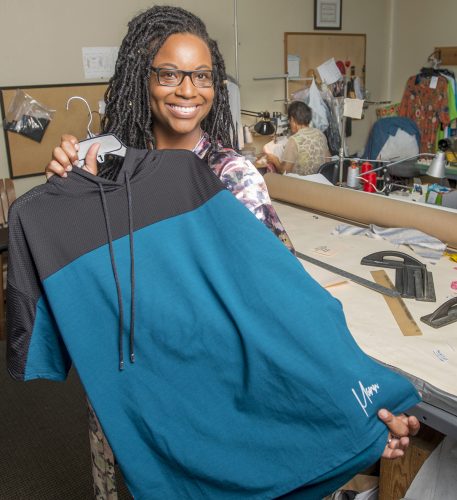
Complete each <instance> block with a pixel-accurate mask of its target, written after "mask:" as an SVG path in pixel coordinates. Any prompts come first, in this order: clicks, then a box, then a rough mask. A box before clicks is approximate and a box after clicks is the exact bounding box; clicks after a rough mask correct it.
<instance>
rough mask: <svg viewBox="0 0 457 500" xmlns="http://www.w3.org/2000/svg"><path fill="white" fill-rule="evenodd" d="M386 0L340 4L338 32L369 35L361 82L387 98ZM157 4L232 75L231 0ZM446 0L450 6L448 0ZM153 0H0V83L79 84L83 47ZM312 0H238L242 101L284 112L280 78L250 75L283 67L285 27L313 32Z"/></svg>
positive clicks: (122, 26)
mask: <svg viewBox="0 0 457 500" xmlns="http://www.w3.org/2000/svg"><path fill="white" fill-rule="evenodd" d="M403 1H404V2H405V3H409V4H413V3H416V2H415V1H414V0H411V1H409V0H401V2H403ZM440 1H444V0H438V3H439V2H440ZM454 1H455V0H454ZM391 2H394V4H395V3H398V1H397V0H344V2H343V29H342V32H344V33H366V34H367V67H366V74H367V87H368V89H369V90H370V91H371V97H372V98H373V99H384V98H385V97H387V96H386V95H385V89H386V87H387V69H386V68H387V62H388V57H387V49H386V48H387V47H388V45H389V43H388V36H389V24H388V21H389V8H390V5H391ZM155 3H166V4H174V5H179V6H182V7H184V8H186V9H189V10H191V11H192V12H194V13H196V14H197V15H199V16H201V17H202V18H203V20H204V21H205V22H206V24H207V26H208V30H209V32H210V34H211V35H212V37H213V38H215V39H216V40H218V42H219V46H220V48H221V50H222V53H223V54H224V57H225V60H226V65H227V70H228V72H229V73H230V74H232V75H235V46H234V24H233V19H234V17H233V0H180V1H168V2H155ZM421 3H424V4H425V3H426V0H424V1H423V2H421ZM436 3H437V2H435V3H434V5H436ZM446 3H448V4H451V3H452V0H449V1H448V2H446ZM152 4H153V2H150V1H148V0H128V1H126V0H78V1H77V2H69V1H66V0H28V1H27V2H18V1H17V0H0V86H14V85H33V84H36V85H40V84H59V83H77V82H84V81H85V80H84V74H83V67H82V59H81V47H85V46H118V45H119V44H120V41H121V39H122V37H123V36H124V34H125V33H126V29H127V22H128V20H129V19H130V18H132V17H133V16H134V15H135V14H136V13H137V12H138V11H139V10H142V9H145V8H148V7H150V6H151V5H152ZM313 5H314V0H282V1H279V0H238V32H239V74H240V83H241V99H242V106H243V107H245V108H247V109H253V110H266V109H268V110H269V111H275V110H278V111H283V110H284V107H283V104H281V103H280V102H274V100H275V99H282V98H284V84H283V83H282V82H281V81H279V80H272V81H254V80H253V78H254V77H255V76H262V75H266V74H276V73H283V72H284V40H283V39H284V32H286V31H302V32H309V31H313ZM400 10H401V14H403V10H402V9H400ZM427 55H428V54H427ZM400 64H401V63H400ZM372 114H373V113H372V110H370V111H369V112H368V114H367V117H366V118H365V119H364V120H362V121H360V122H358V123H355V124H354V126H353V137H352V138H351V139H350V140H349V147H350V151H351V152H355V151H358V150H359V149H360V148H361V147H363V144H364V142H365V138H366V134H367V131H368V130H369V128H370V126H371V123H372V121H373V117H372ZM3 141H4V140H3V134H0V177H6V176H8V168H7V161H6V152H5V147H4V142H3ZM50 154H51V152H50ZM43 169H44V165H43ZM43 180H44V179H43V178H42V177H32V178H28V179H19V180H17V181H16V186H17V191H18V193H19V194H21V193H22V192H24V191H26V190H27V189H29V188H30V187H32V186H33V185H36V184H38V183H40V182H43Z"/></svg>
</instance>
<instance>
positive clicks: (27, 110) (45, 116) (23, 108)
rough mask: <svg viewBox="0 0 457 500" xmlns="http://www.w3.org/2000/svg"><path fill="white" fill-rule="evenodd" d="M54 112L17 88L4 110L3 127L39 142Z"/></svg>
mask: <svg viewBox="0 0 457 500" xmlns="http://www.w3.org/2000/svg"><path fill="white" fill-rule="evenodd" d="M54 112H55V111H54V110H53V109H50V108H48V107H47V106H45V105H44V104H41V103H40V102H38V101H37V100H36V99H34V98H33V97H32V96H30V95H28V94H27V93H25V92H24V91H23V90H21V89H17V90H16V94H15V96H14V98H13V100H12V101H11V103H10V105H9V107H8V111H7V112H6V118H5V120H4V122H3V127H4V129H5V130H9V131H10V132H16V133H18V134H21V135H24V136H25V137H28V138H29V139H32V140H34V141H36V142H41V140H42V139H43V136H44V133H45V131H46V128H47V126H48V125H49V123H50V122H51V120H52V117H53V116H54Z"/></svg>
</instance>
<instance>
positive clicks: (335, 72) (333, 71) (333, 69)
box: [317, 57, 343, 85]
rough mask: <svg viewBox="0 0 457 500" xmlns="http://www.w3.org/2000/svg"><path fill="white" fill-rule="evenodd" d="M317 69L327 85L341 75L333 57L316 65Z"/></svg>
mask: <svg viewBox="0 0 457 500" xmlns="http://www.w3.org/2000/svg"><path fill="white" fill-rule="evenodd" d="M317 71H319V75H320V77H321V80H322V81H323V82H325V83H327V84H329V85H330V84H331V83H335V82H337V81H338V80H339V79H340V78H341V77H342V76H343V75H342V74H341V71H340V70H339V68H338V66H337V65H336V63H335V58H333V57H332V58H331V59H329V60H328V61H325V62H324V63H322V64H321V65H320V66H318V67H317Z"/></svg>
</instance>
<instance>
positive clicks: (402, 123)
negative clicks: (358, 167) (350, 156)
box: [363, 116, 420, 160]
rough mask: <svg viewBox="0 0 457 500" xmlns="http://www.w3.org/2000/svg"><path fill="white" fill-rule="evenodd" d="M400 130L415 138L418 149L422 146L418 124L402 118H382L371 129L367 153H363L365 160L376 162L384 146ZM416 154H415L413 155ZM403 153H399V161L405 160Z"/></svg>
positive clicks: (366, 148)
mask: <svg viewBox="0 0 457 500" xmlns="http://www.w3.org/2000/svg"><path fill="white" fill-rule="evenodd" d="M398 130H403V131H404V132H406V133H407V134H408V135H409V136H413V137H414V138H415V141H416V143H417V147H419V144H420V133H419V129H418V127H417V125H416V123H415V122H414V121H413V120H410V119H409V118H404V117H400V116H389V117H387V118H381V119H379V120H377V121H376V122H374V124H373V127H372V128H371V131H370V135H369V137H368V141H367V143H366V145H365V151H364V153H363V156H364V158H368V159H369V160H376V159H377V158H378V156H379V154H380V152H381V151H382V149H383V147H384V145H385V144H386V142H387V141H388V140H389V138H390V137H394V136H396V134H397V132H398ZM413 154H414V153H413ZM407 156H408V155H406V156H402V153H401V152H399V154H398V155H397V159H400V158H402V157H403V158H405V157H407Z"/></svg>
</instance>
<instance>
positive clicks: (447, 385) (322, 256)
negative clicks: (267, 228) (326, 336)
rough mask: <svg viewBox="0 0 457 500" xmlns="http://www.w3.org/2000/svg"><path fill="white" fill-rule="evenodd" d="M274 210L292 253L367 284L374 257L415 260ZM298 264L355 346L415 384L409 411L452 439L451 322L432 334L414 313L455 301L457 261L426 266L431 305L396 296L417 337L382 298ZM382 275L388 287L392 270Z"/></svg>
mask: <svg viewBox="0 0 457 500" xmlns="http://www.w3.org/2000/svg"><path fill="white" fill-rule="evenodd" d="M299 182H300V181H299ZM335 189H338V188H335ZM273 191H274V190H273ZM274 207H275V209H276V210H277V213H278V215H279V217H280V219H281V221H282V223H283V224H284V226H285V228H286V230H287V232H288V234H289V236H290V238H291V240H292V242H293V244H294V246H295V248H296V249H297V250H298V251H300V252H302V253H304V254H307V255H309V256H311V257H313V258H316V259H319V260H322V261H323V262H326V263H328V264H330V265H333V266H335V267H338V268H340V269H344V270H346V271H349V272H351V273H353V274H356V275H359V276H362V277H364V278H366V279H370V280H373V278H372V276H371V274H370V272H371V271H374V270H379V268H376V267H370V266H362V265H361V264H360V261H361V259H362V258H363V257H364V256H366V255H368V254H371V253H373V252H378V251H383V250H397V251H401V252H404V253H406V254H409V255H411V256H413V257H415V258H416V259H419V260H421V258H420V257H419V256H418V255H417V254H415V253H414V252H413V251H412V250H410V249H409V247H406V246H403V245H402V246H394V245H392V244H391V243H389V242H387V241H386V240H380V239H371V238H368V237H367V236H340V235H336V234H332V233H333V231H334V229H335V227H336V226H337V225H338V224H339V223H340V221H338V220H337V219H335V218H333V217H330V216H326V215H322V213H317V212H316V211H315V210H310V209H307V208H303V207H301V206H297V205H294V204H290V203H288V202H287V203H285V202H280V201H274ZM302 265H303V267H304V268H305V269H306V270H307V271H308V272H309V273H310V274H311V275H312V276H313V277H314V278H315V279H316V280H317V281H318V282H319V283H321V285H322V286H325V287H326V288H327V289H328V291H329V292H330V293H331V294H332V295H334V296H335V297H336V298H338V299H339V300H340V301H341V302H342V304H343V307H344V311H345V314H346V319H347V323H348V326H349V329H350V331H351V332H352V335H353V336H354V338H355V339H356V341H357V343H358V344H359V345H360V347H361V348H362V349H363V350H364V351H365V352H366V353H367V354H368V355H370V356H372V357H373V358H375V359H376V360H378V361H380V362H381V363H384V364H386V365H388V366H390V367H392V368H393V369H395V370H396V371H398V372H401V373H403V374H404V375H405V376H407V377H408V378H409V379H410V380H411V381H412V382H413V383H414V385H415V386H416V387H417V389H418V390H419V392H420V393H421V395H422V398H423V402H422V403H421V404H420V405H419V406H417V407H415V408H413V409H411V411H410V413H411V414H415V415H416V416H417V417H418V418H419V419H420V420H421V421H422V422H424V423H427V425H429V426H430V427H433V428H435V429H436V430H438V431H440V432H442V433H444V434H447V435H452V436H454V437H457V323H454V324H451V325H448V326H444V327H442V328H439V329H435V328H432V327H431V326H428V325H426V324H425V323H423V322H422V321H420V317H421V316H424V315H425V314H429V313H431V312H433V311H435V310H436V309H437V308H438V306H439V305H441V304H442V303H443V302H445V301H446V300H448V299H449V298H451V297H453V296H455V295H454V293H453V291H452V289H451V287H450V283H451V281H453V280H457V264H456V263H455V262H452V261H451V260H450V259H449V258H446V257H442V258H441V259H440V260H439V261H438V262H437V263H436V264H434V265H432V264H430V263H427V269H428V270H430V271H432V273H433V279H434V284H435V293H436V299H437V301H436V302H419V301H417V300H415V299H403V301H404V302H405V305H406V307H407V308H408V310H409V311H410V313H411V315H412V316H413V318H414V320H415V321H416V323H417V325H418V326H419V328H420V330H421V332H422V335H418V336H404V335H403V334H402V332H401V330H400V328H399V326H398V324H397V321H396V320H395V318H394V316H393V314H392V313H391V311H390V309H389V308H388V306H387V304H386V301H385V299H384V296H383V295H382V294H380V293H378V292H375V291H372V290H369V289H367V288H365V287H362V286H360V285H358V284H356V283H353V282H351V281H344V279H343V278H339V277H337V276H336V275H334V274H331V273H329V272H328V271H326V270H324V269H321V268H320V267H317V266H315V265H313V264H310V263H308V262H305V261H302ZM384 271H385V272H386V273H387V274H388V275H389V278H390V280H391V281H392V283H394V282H395V270H394V269H384ZM329 348H331V346H329Z"/></svg>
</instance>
